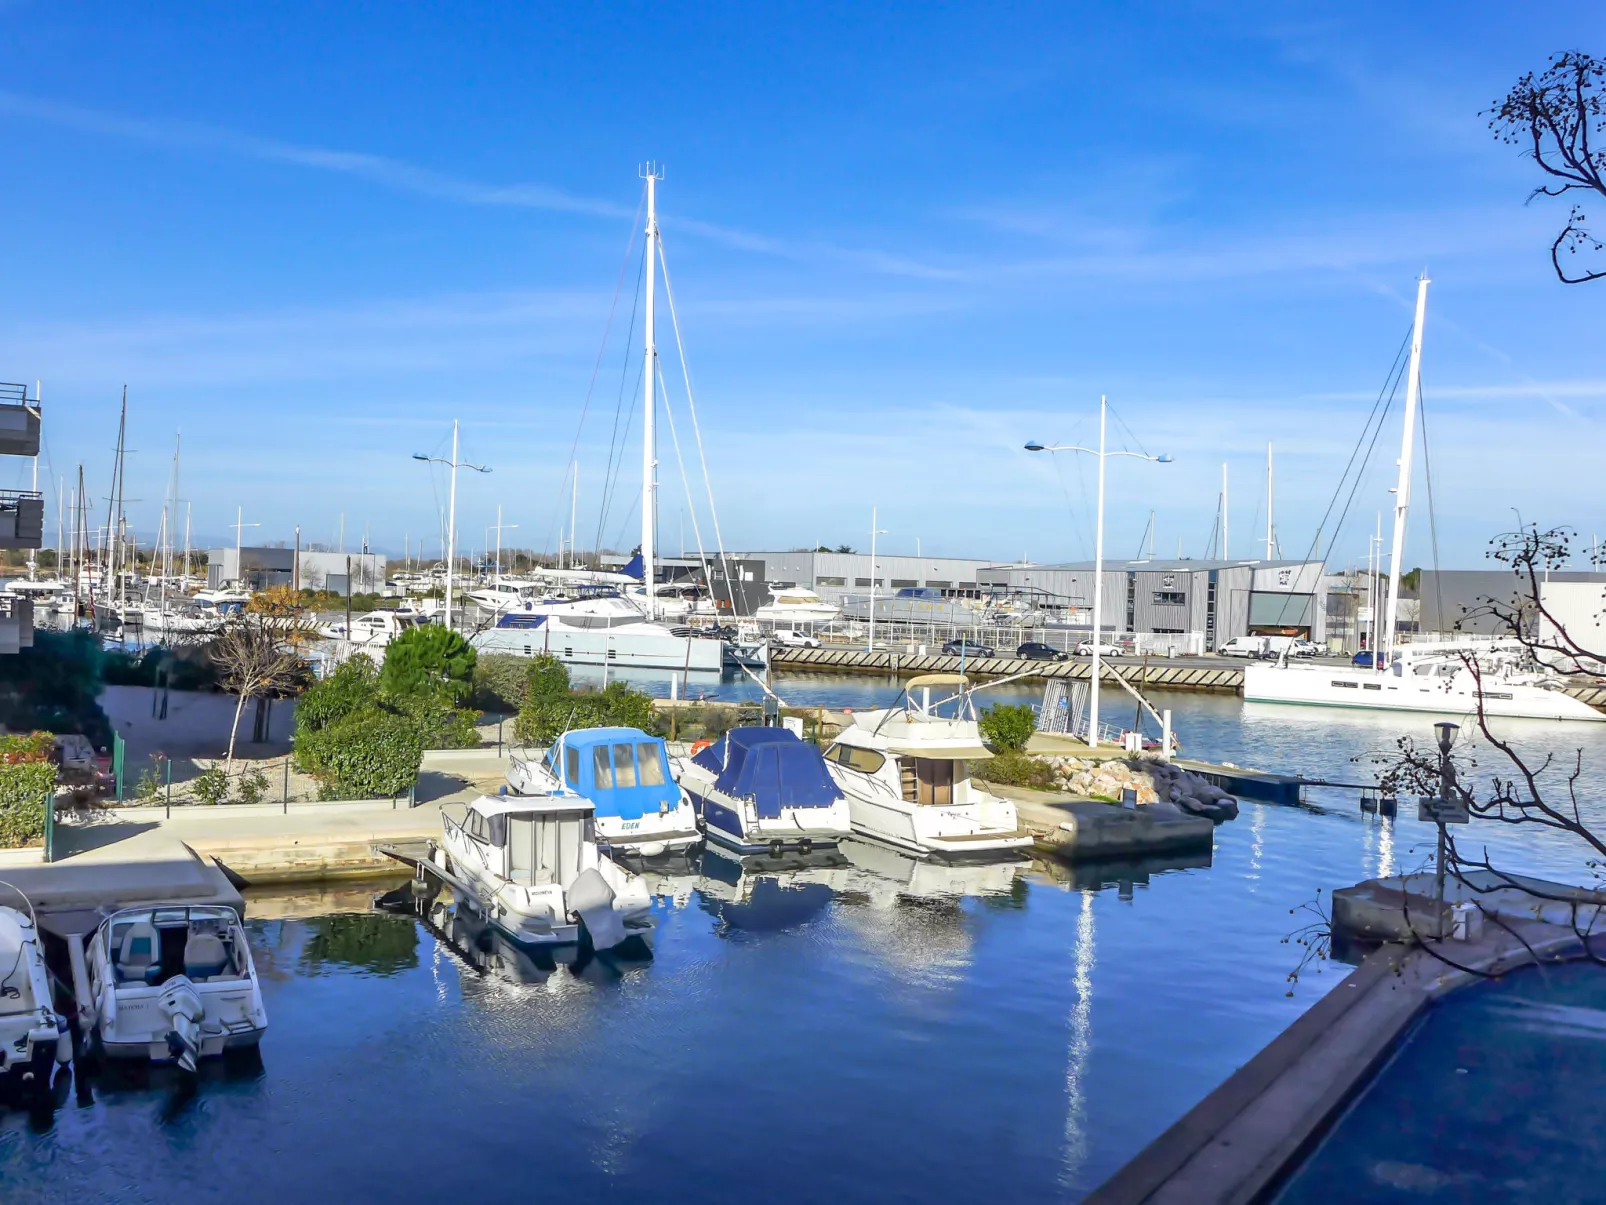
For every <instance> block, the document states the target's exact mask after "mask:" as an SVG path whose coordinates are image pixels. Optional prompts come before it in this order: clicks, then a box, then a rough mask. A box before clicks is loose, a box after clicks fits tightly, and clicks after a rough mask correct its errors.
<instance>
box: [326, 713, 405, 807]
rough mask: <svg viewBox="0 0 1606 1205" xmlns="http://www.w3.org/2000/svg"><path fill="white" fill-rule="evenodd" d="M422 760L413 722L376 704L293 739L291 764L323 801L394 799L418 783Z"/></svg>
mask: <svg viewBox="0 0 1606 1205" xmlns="http://www.w3.org/2000/svg"><path fill="white" fill-rule="evenodd" d="M423 759H424V746H423V742H422V741H421V740H420V739H419V733H418V725H417V724H416V723H415V722H414V721H413V720H412V719H411V718H409V717H407V716H401V715H396V714H395V713H394V712H390V711H384V710H381V709H380V708H377V707H375V708H372V709H371V710H367V711H358V712H354V713H352V714H351V715H348V716H346V717H345V718H343V719H340V720H337V721H336V722H335V723H332V724H328V725H326V726H324V727H322V728H319V729H316V730H315V731H312V732H308V733H304V734H300V735H298V737H297V739H296V763H297V765H299V766H300V767H301V768H302V769H303V770H305V771H306V772H307V773H309V774H311V775H312V776H313V777H314V778H316V779H317V780H318V784H319V786H320V788H321V793H322V796H323V798H325V799H381V798H386V797H390V798H394V797H395V796H397V795H400V794H402V793H403V792H404V791H406V790H407V789H408V788H409V787H411V786H412V785H413V784H414V783H416V782H417V781H418V768H419V765H420V764H421V763H422V761H423Z"/></svg>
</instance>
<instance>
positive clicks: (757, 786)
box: [672, 728, 853, 857]
mask: <svg viewBox="0 0 1606 1205" xmlns="http://www.w3.org/2000/svg"><path fill="white" fill-rule="evenodd" d="M672 764H673V765H674V768H675V781H677V782H678V783H680V785H681V787H683V788H684V789H685V791H686V793H687V794H688V795H690V796H691V798H692V802H693V804H694V805H695V806H696V808H697V814H698V816H699V817H701V819H702V822H703V831H704V832H705V833H706V834H707V835H708V839H709V840H710V841H713V842H717V843H718V844H720V845H723V846H724V847H725V848H727V849H730V850H734V851H735V852H736V853H738V854H766V853H767V854H770V855H772V856H775V857H779V856H781V855H782V854H783V853H788V852H793V851H796V852H798V853H805V854H806V853H809V852H811V851H813V850H814V849H816V848H831V847H834V846H835V845H836V844H837V842H838V841H840V840H841V839H842V838H844V837H846V836H848V835H849V834H850V833H851V832H852V831H853V823H852V818H851V817H850V815H849V807H848V801H847V798H846V796H845V795H844V794H843V793H842V789H841V788H840V787H839V786H838V785H837V783H836V781H835V780H834V779H833V778H832V777H831V772H830V771H829V770H828V769H827V768H826V765H825V761H824V760H823V759H822V758H821V757H820V751H819V750H818V749H816V748H815V747H814V746H813V745H810V744H806V743H804V742H803V741H801V740H799V739H798V737H797V735H796V734H795V733H793V732H792V731H791V730H790V729H787V728H733V729H731V730H730V731H729V732H727V733H726V734H725V735H724V736H722V737H721V738H720V739H719V740H718V741H716V742H715V743H714V744H712V745H709V746H708V747H707V748H706V749H702V750H700V751H699V752H698V753H697V754H696V755H695V756H692V757H677V758H675V759H674V760H673V762H672Z"/></svg>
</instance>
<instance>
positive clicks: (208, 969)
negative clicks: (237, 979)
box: [184, 933, 229, 983]
mask: <svg viewBox="0 0 1606 1205" xmlns="http://www.w3.org/2000/svg"><path fill="white" fill-rule="evenodd" d="M228 965H229V952H228V950H227V949H225V948H224V945H223V940H222V939H221V938H220V937H218V936H217V934H215V933H194V934H191V935H190V939H189V941H187V942H186V943H185V944H184V974H185V975H187V976H189V978H191V979H193V980H195V981H196V982H197V983H199V982H201V981H203V980H206V979H211V978H212V977H213V976H215V975H221V974H222V973H223V972H224V971H225V970H227V969H228Z"/></svg>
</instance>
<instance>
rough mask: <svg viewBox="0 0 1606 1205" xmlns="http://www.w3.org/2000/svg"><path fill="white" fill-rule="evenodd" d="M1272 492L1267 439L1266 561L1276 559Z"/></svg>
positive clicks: (1269, 444)
mask: <svg viewBox="0 0 1606 1205" xmlns="http://www.w3.org/2000/svg"><path fill="white" fill-rule="evenodd" d="M1272 494H1273V488H1272V479H1271V442H1270V441H1269V440H1268V441H1267V443H1266V559H1267V560H1268V561H1271V560H1275V559H1276V553H1275V552H1274V548H1275V546H1276V539H1277V535H1276V532H1275V530H1274V529H1273V528H1272V523H1271V504H1272Z"/></svg>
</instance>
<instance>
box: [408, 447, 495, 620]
mask: <svg viewBox="0 0 1606 1205" xmlns="http://www.w3.org/2000/svg"><path fill="white" fill-rule="evenodd" d="M413 459H414V460H424V461H428V462H429V463H430V464H444V465H447V466H449V467H450V468H451V470H452V489H451V502H450V504H449V505H448V507H447V513H446V630H447V631H448V632H450V631H451V630H452V567H453V562H455V561H456V560H457V470H458V469H473V470H474V471H475V472H476V473H489V472H490V471H491V470H490V469H488V468H486V467H485V466H484V465H482V464H469V463H467V462H466V461H460V460H458V459H457V420H456V419H455V418H454V419H453V420H452V458H451V459H450V460H443V459H442V458H441V457H439V456H425V455H424V454H423V453H422V452H414V453H413ZM498 522H500V519H499V520H498Z"/></svg>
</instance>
